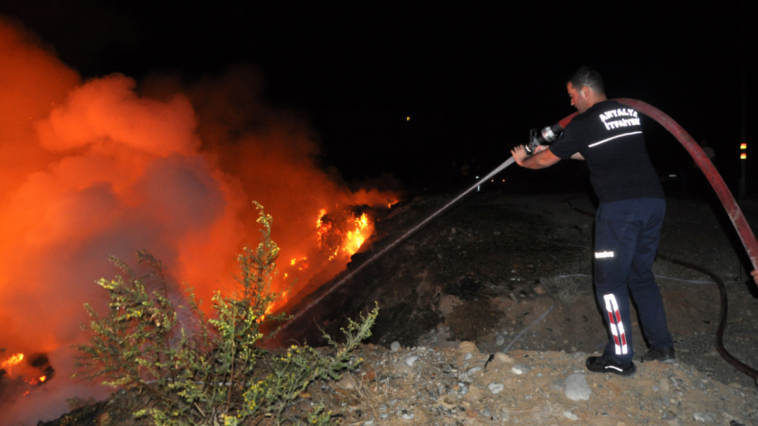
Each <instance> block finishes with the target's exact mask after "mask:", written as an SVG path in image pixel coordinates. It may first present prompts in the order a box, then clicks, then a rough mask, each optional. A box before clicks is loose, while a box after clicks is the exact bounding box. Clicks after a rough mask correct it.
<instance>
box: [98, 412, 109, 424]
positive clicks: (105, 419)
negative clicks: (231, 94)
mask: <svg viewBox="0 0 758 426" xmlns="http://www.w3.org/2000/svg"><path fill="white" fill-rule="evenodd" d="M110 424H111V415H110V414H109V413H108V412H105V413H103V414H101V415H99V416H97V426H108V425H110Z"/></svg>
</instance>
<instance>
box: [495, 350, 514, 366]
mask: <svg viewBox="0 0 758 426" xmlns="http://www.w3.org/2000/svg"><path fill="white" fill-rule="evenodd" d="M494 361H495V362H498V363H501V364H513V358H511V356H510V355H508V354H506V353H503V352H498V353H496V354H495V359H494Z"/></svg>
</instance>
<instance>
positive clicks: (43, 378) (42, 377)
mask: <svg viewBox="0 0 758 426" xmlns="http://www.w3.org/2000/svg"><path fill="white" fill-rule="evenodd" d="M45 380H47V376H39V381H40V382H44V381H45Z"/></svg>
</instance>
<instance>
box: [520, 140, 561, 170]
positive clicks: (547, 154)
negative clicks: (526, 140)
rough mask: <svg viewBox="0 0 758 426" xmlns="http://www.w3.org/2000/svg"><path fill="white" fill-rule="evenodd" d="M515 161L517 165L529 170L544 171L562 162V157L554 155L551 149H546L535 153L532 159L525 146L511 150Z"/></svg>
mask: <svg viewBox="0 0 758 426" xmlns="http://www.w3.org/2000/svg"><path fill="white" fill-rule="evenodd" d="M511 155H513V159H514V160H516V164H518V165H519V166H521V167H524V168H527V169H544V168H546V167H550V166H552V165H554V164H555V163H557V162H559V161H561V159H560V157H558V156H557V155H555V154H553V153H552V152H551V151H550V149H547V148H544V149H543V150H542V151H540V152H537V153H535V154H534V155H532V156H531V157H529V156H527V153H526V150H525V149H524V146H523V145H519V146H517V147H515V148H513V149H512V150H511Z"/></svg>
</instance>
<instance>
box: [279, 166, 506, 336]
mask: <svg viewBox="0 0 758 426" xmlns="http://www.w3.org/2000/svg"><path fill="white" fill-rule="evenodd" d="M515 161H516V160H514V159H513V157H511V158H509V159H508V160H506V161H505V162H504V163H503V164H501V165H499V166H497V167H496V168H495V169H494V170H492V171H491V172H490V173H489V174H488V175H487V176H484V177H483V178H482V179H481V180H478V181H477V182H476V183H475V184H474V185H472V186H471V187H470V188H468V189H466V190H465V191H463V192H461V193H460V194H459V195H458V196H457V197H455V198H453V199H452V200H450V201H449V202H448V203H447V204H445V205H444V206H442V207H440V208H439V209H438V210H437V211H435V212H434V213H432V214H431V215H429V216H428V217H427V218H426V219H424V220H422V221H421V222H419V223H418V224H417V225H416V226H414V227H413V228H411V229H410V230H409V231H407V232H406V233H405V234H402V235H400V236H399V237H397V238H396V239H395V240H394V241H392V242H391V243H390V244H388V245H387V246H385V247H384V248H383V249H381V250H380V251H378V252H377V253H376V254H374V255H373V256H371V257H370V258H369V259H368V260H366V261H365V262H363V264H361V265H360V266H359V267H357V268H355V269H354V270H352V271H351V272H350V273H348V274H347V275H345V276H344V277H342V279H340V280H339V281H338V282H337V283H336V284H334V285H333V286H332V287H331V288H330V289H329V290H327V291H325V292H324V293H323V294H321V295H319V296H318V297H317V298H315V299H314V300H312V301H310V302H309V303H308V304H307V305H306V306H305V308H303V309H301V310H300V312H298V313H296V314H294V315H293V316H292V319H291V320H290V321H288V322H287V323H285V324H284V325H282V328H281V329H282V330H286V329H287V328H288V327H289V325H290V324H292V323H294V322H295V321H296V320H297V319H298V318H300V317H302V316H303V315H304V314H305V313H306V312H308V311H309V310H311V309H312V308H313V307H314V306H316V305H318V304H319V303H321V302H322V301H323V300H324V298H326V297H327V296H329V295H330V294H332V293H333V292H334V291H335V290H336V289H338V288H340V287H341V286H342V285H344V284H345V283H346V282H347V281H349V280H350V279H351V278H353V277H354V276H355V274H357V273H358V272H360V271H361V270H363V268H365V267H366V266H368V265H370V264H371V263H373V262H374V261H375V260H376V259H379V258H380V257H382V256H384V255H385V254H386V253H388V252H389V251H391V250H392V249H394V248H395V247H397V246H398V244H400V243H402V242H403V241H405V240H406V239H408V237H410V236H411V235H413V234H414V233H416V232H417V231H418V230H419V229H421V228H423V227H424V226H426V225H427V224H428V223H429V222H431V221H432V220H434V219H435V218H437V217H438V216H439V215H440V214H442V212H444V211H445V210H447V209H449V208H450V207H452V206H453V205H455V204H456V203H457V202H458V201H460V200H461V199H462V198H463V197H464V196H466V194H468V193H469V192H471V191H473V190H474V189H476V188H477V187H478V186H479V185H481V182H486V181H487V179H490V178H492V177H494V176H495V175H496V174H498V173H500V172H501V171H503V170H505V169H506V168H507V167H508V166H510V165H511V164H513V163H514V162H515Z"/></svg>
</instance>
